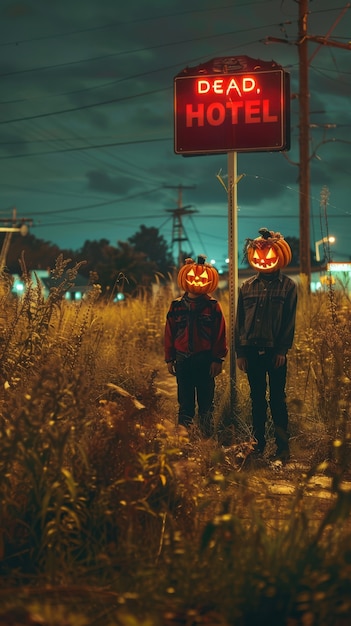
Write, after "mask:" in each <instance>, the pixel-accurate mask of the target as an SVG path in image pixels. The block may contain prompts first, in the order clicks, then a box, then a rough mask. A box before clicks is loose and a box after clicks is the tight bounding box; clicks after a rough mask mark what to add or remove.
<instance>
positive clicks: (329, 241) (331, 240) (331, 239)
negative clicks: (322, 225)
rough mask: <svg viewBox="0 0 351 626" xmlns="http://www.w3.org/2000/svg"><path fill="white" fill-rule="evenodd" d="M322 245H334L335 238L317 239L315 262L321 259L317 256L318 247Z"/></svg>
mask: <svg viewBox="0 0 351 626" xmlns="http://www.w3.org/2000/svg"><path fill="white" fill-rule="evenodd" d="M322 243H335V237H333V236H332V235H331V236H330V237H323V239H319V240H318V241H316V261H320V260H321V257H320V254H319V246H320V245H321V244H322Z"/></svg>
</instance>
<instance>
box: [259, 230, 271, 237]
mask: <svg viewBox="0 0 351 626" xmlns="http://www.w3.org/2000/svg"><path fill="white" fill-rule="evenodd" d="M258 232H259V233H260V235H261V236H262V237H263V239H268V238H269V237H271V232H270V230H268V228H260V230H259V231H258Z"/></svg>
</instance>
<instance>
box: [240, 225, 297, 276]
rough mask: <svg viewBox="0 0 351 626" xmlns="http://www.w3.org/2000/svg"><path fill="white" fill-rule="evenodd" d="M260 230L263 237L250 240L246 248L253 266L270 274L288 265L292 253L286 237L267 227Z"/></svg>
mask: <svg viewBox="0 0 351 626" xmlns="http://www.w3.org/2000/svg"><path fill="white" fill-rule="evenodd" d="M259 232H260V233H261V237H257V238H256V239H253V240H249V243H248V245H247V248H246V254H247V260H248V262H249V263H250V265H251V267H253V269H255V270H256V271H258V272H261V273H263V274H269V273H271V272H275V271H277V270H278V269H282V268H283V267H285V266H286V265H288V264H289V263H290V261H291V258H292V254H291V249H290V246H289V244H288V243H287V242H286V241H285V239H284V237H283V236H282V235H281V234H280V233H275V232H273V231H269V230H268V229H267V228H261V229H260V230H259Z"/></svg>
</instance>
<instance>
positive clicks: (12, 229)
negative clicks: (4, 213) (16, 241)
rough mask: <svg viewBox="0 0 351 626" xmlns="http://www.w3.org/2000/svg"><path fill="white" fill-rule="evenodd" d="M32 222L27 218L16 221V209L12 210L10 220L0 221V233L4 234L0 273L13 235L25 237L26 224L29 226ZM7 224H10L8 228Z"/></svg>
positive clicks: (0, 253)
mask: <svg viewBox="0 0 351 626" xmlns="http://www.w3.org/2000/svg"><path fill="white" fill-rule="evenodd" d="M32 221H33V220H31V219H27V218H22V219H21V220H18V219H17V211H16V208H13V210H12V218H7V219H6V218H5V219H4V218H1V219H0V223H2V224H4V226H0V232H2V233H6V235H5V237H4V241H3V244H2V248H1V251H0V271H3V270H4V268H5V267H6V260H7V254H8V251H9V248H10V243H11V238H12V235H13V233H20V234H21V235H22V237H25V236H26V235H27V234H28V226H27V222H29V224H30V225H31V224H32ZM9 224H11V226H9Z"/></svg>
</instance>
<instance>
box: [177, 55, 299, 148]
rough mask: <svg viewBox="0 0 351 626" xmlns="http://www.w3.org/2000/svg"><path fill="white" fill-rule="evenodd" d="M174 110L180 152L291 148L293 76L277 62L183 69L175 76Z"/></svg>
mask: <svg viewBox="0 0 351 626" xmlns="http://www.w3.org/2000/svg"><path fill="white" fill-rule="evenodd" d="M241 58H242V57H241ZM244 59H248V57H244ZM248 60H249V59H248ZM174 111H175V117H174V126H175V152H176V153H177V154H184V155H196V154H213V153H224V152H229V151H231V150H234V151H238V152H250V151H279V150H287V149H289V137H290V133H289V124H288V121H289V76H288V74H287V73H286V72H284V71H283V70H282V69H280V68H277V66H276V65H275V67H274V69H262V68H261V67H259V69H255V70H254V71H250V70H248V69H246V71H235V72H230V73H229V72H228V73H220V74H218V73H215V74H214V73H212V72H210V71H208V68H206V70H205V72H202V73H201V70H198V69H197V71H196V73H193V72H192V71H191V70H184V71H183V72H181V73H180V74H179V75H178V76H176V77H175V80H174Z"/></svg>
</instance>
